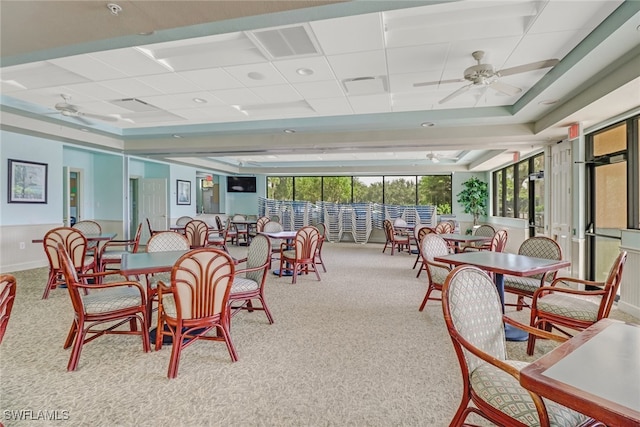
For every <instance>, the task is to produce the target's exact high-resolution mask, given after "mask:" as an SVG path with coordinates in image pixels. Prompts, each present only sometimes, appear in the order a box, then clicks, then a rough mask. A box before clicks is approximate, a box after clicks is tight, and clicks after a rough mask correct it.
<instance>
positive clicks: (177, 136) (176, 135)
mask: <svg viewBox="0 0 640 427" xmlns="http://www.w3.org/2000/svg"><path fill="white" fill-rule="evenodd" d="M171 136H172V137H174V138H176V139H180V138H182V135H178V134H177V133H174V134H173V135H171Z"/></svg>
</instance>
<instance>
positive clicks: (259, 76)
mask: <svg viewBox="0 0 640 427" xmlns="http://www.w3.org/2000/svg"><path fill="white" fill-rule="evenodd" d="M247 77H249V78H250V79H252V80H264V78H265V75H264V74H262V73H258V72H257V71H252V72H250V73H249V74H247Z"/></svg>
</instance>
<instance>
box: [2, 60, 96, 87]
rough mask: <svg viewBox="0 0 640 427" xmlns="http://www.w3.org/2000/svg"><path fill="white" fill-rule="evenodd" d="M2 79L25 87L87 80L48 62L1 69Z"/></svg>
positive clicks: (59, 84) (58, 84)
mask: <svg viewBox="0 0 640 427" xmlns="http://www.w3.org/2000/svg"><path fill="white" fill-rule="evenodd" d="M2 80H4V81H12V82H15V84H17V85H20V86H22V87H24V88H26V89H38V88H44V87H53V86H63V85H67V84H74V83H83V82H87V81H89V80H88V79H87V78H86V77H83V76H81V75H79V74H76V73H74V72H72V71H69V70H66V69H64V68H61V67H58V66H57V65H55V64H52V63H49V62H36V63H32V64H26V65H16V66H13V67H5V68H3V69H2Z"/></svg>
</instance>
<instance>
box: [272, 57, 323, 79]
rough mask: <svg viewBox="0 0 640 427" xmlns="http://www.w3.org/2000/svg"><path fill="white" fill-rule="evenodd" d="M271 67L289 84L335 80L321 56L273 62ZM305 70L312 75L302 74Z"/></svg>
mask: <svg viewBox="0 0 640 427" xmlns="http://www.w3.org/2000/svg"><path fill="white" fill-rule="evenodd" d="M273 65H274V66H275V67H276V68H277V69H278V71H280V73H282V75H283V76H284V78H285V79H287V80H288V81H289V82H291V83H305V82H314V81H321V80H331V79H334V78H335V76H334V75H333V71H332V70H331V67H330V66H329V63H328V62H327V59H326V58H325V57H322V56H315V57H309V58H298V59H289V60H285V61H273ZM298 70H300V72H298ZM307 70H309V71H311V72H312V73H311V74H304V72H305V71H307Z"/></svg>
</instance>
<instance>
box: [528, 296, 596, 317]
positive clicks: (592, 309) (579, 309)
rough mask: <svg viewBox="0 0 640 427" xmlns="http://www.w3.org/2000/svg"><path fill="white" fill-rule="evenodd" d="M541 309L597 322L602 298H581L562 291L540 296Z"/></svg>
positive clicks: (539, 306)
mask: <svg viewBox="0 0 640 427" xmlns="http://www.w3.org/2000/svg"><path fill="white" fill-rule="evenodd" d="M537 307H538V310H539V311H543V312H545V313H552V314H557V315H560V316H565V317H570V318H572V319H579V320H586V321H589V322H595V321H596V320H597V319H598V310H599V309H600V298H593V299H587V298H579V297H575V296H571V295H565V294H561V293H552V294H547V295H545V296H543V297H541V298H538V303H537Z"/></svg>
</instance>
